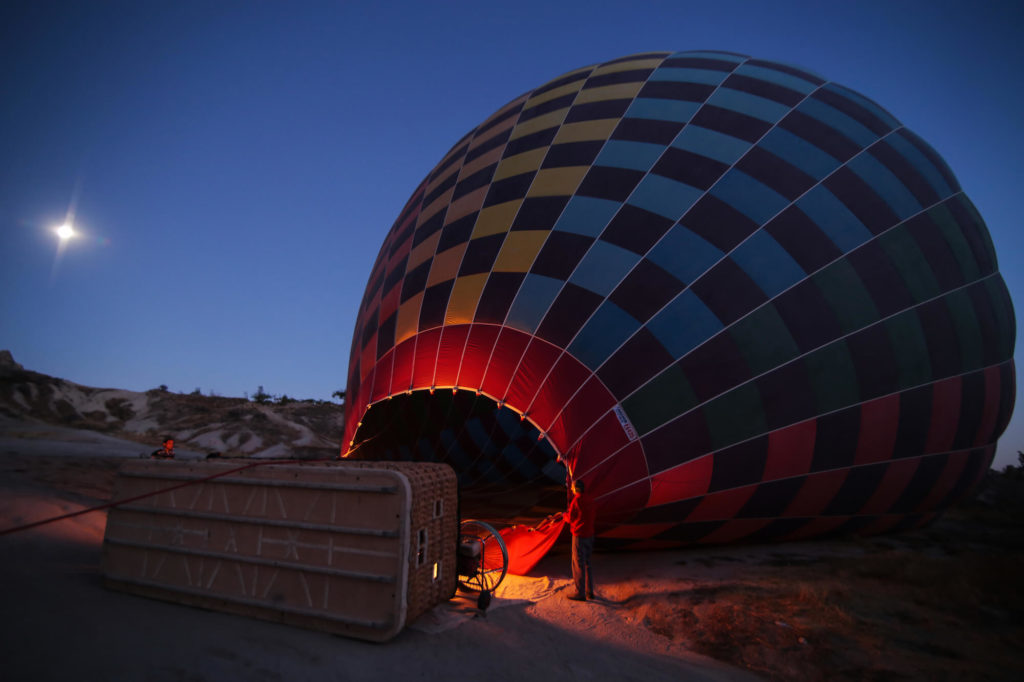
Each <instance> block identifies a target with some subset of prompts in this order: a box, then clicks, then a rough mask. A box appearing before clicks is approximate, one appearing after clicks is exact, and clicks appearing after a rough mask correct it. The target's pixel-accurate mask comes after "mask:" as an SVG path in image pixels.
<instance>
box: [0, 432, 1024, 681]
mask: <svg viewBox="0 0 1024 682" xmlns="http://www.w3.org/2000/svg"><path fill="white" fill-rule="evenodd" d="M72 435H74V434H68V433H59V434H58V433H45V434H44V433H34V434H32V435H31V437H30V436H29V435H27V434H24V433H10V432H8V433H6V434H0V530H3V529H5V528H10V527H13V526H16V525H19V524H21V523H25V522H30V521H34V520H37V519H42V518H48V517H51V516H56V515H59V514H61V513H66V512H68V511H74V510H77V509H81V508H85V507H86V506H91V505H94V504H96V503H98V502H104V501H107V500H108V499H109V495H110V490H111V486H112V483H113V478H114V475H115V472H116V468H117V466H118V464H119V462H120V461H121V460H120V459H119V458H118V457H111V456H109V455H107V456H98V455H99V454H100V453H111V452H116V453H117V454H118V455H119V456H120V457H121V458H123V457H126V456H135V455H136V454H137V452H136V451H137V450H138V449H139V446H138V445H136V444H128V445H125V446H124V447H123V448H122V449H118V448H117V447H116V444H113V443H110V442H107V441H106V440H103V441H102V442H98V441H97V442H96V443H94V446H95V447H94V448H93V449H90V448H88V447H85V446H84V445H82V441H83V439H84V440H86V441H88V440H89V437H88V435H81V434H79V435H78V436H77V438H78V440H77V441H74V442H71V441H69V440H68V439H69V438H70V437H71V436H72ZM69 455H71V456H69ZM1017 497H1018V498H1019V495H1018V496H1017ZM1014 514H1016V512H1014ZM105 520H106V516H105V513H103V512H94V513H91V514H87V515H83V516H79V517H76V518H74V519H70V520H67V521H62V522H59V523H55V524H51V525H47V526H41V527H38V528H35V529H32V530H28V531H24V532H20V533H14V534H10V535H4V536H0V556H2V557H3V561H0V585H2V588H0V590H2V592H0V594H2V595H3V596H2V598H0V599H2V603H0V612H2V613H3V614H4V618H2V619H0V623H2V624H0V670H2V671H3V672H2V675H0V676H2V678H3V679H5V680H67V679H78V680H161V681H162V680H190V681H192V680H195V681H199V680H209V681H210V682H213V681H221V680H289V681H291V680H306V679H308V680H350V679H351V680H378V679H379V680H393V679H481V680H524V679H526V680H534V681H538V680H549V679H550V680H554V679H558V680H567V679H568V680H571V679H616V680H634V679H635V680H645V681H646V680H680V679H687V680H702V679H706V680H743V679H799V680H804V679H806V680H835V679H842V680H863V679H880V680H881V679H939V680H941V679H950V680H952V679H972V680H973V679H993V680H1000V679H1006V680H1015V679H1019V673H1020V671H1021V670H1024V653H1022V652H1024V634H1022V630H1021V628H1020V626H1019V623H1020V622H1024V579H1022V576H1024V542H1022V540H1021V538H1022V532H1021V524H1020V517H1019V516H1014V515H1011V516H1009V517H1008V516H1007V515H1006V514H1004V513H1000V514H997V513H996V512H995V511H994V510H992V509H990V508H984V509H981V510H980V511H979V510H978V509H973V510H967V511H958V512H955V513H954V514H952V515H950V516H949V517H948V518H947V519H945V520H944V521H941V522H940V523H938V524H935V525H934V526H932V527H931V528H929V529H925V530H922V531H916V532H914V533H909V534H903V535H899V536H884V537H881V538H873V539H850V540H841V541H828V542H817V543H800V544H778V545H769V546H736V547H718V548H699V549H693V550H679V551H666V552H656V553H629V554H627V553H618V554H598V555H596V557H595V568H596V572H597V575H598V584H599V592H601V594H602V597H603V599H602V601H600V602H587V603H576V602H571V601H568V600H567V599H566V598H565V595H566V592H567V589H568V585H569V575H568V556H567V551H566V548H564V547H556V549H555V550H554V551H553V552H552V553H551V554H550V555H549V556H548V557H546V558H545V559H544V560H543V561H542V562H541V563H540V564H539V565H538V567H537V568H536V569H535V570H534V572H533V574H532V575H531V576H525V577H515V576H509V577H508V578H506V580H505V582H504V583H503V584H502V586H501V588H499V591H498V594H497V598H496V599H495V601H494V603H493V604H492V606H491V607H490V609H489V610H488V611H487V612H486V614H479V613H478V612H477V611H476V609H475V608H473V604H472V601H470V600H469V599H467V598H463V597H459V598H456V599H455V600H452V601H451V602H448V603H446V604H443V605H441V606H439V607H438V608H437V609H435V610H434V611H433V612H431V613H428V614H426V615H425V616H423V617H421V618H420V619H419V620H418V621H416V622H414V623H412V624H411V625H410V626H409V627H408V628H406V630H404V631H403V632H402V633H401V634H399V635H398V637H396V638H395V639H394V640H392V641H391V642H389V643H387V644H368V643H365V642H360V641H356V640H349V639H344V638H341V637H335V636H331V635H326V634H323V633H319V632H312V631H306V630H301V629H296V628H291V627H287V626H283V625H278V624H274V623H266V622H262V621H257V620H250V619H246V618H242V617H238V616H231V615H227V614H221V613H215V612H210V611H204V610H200V609H195V608H190V607H185V606H179V605H175V604H169V603H164V602H159V601H153V600H149V599H145V598H142V597H137V596H133V595H128V594H123V593H119V592H112V591H109V590H107V589H105V588H104V587H103V586H102V581H101V575H100V571H99V558H100V544H101V542H102V537H103V529H104V523H105Z"/></svg>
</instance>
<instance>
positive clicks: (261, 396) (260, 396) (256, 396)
mask: <svg viewBox="0 0 1024 682" xmlns="http://www.w3.org/2000/svg"><path fill="white" fill-rule="evenodd" d="M272 398H273V396H272V395H270V394H269V393H267V392H266V391H264V390H263V386H260V387H259V388H257V389H256V392H255V393H253V395H252V399H253V400H255V401H256V402H258V403H260V404H261V405H264V404H266V403H269V402H270V400H271V399H272Z"/></svg>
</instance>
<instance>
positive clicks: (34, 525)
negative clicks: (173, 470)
mask: <svg viewBox="0 0 1024 682" xmlns="http://www.w3.org/2000/svg"><path fill="white" fill-rule="evenodd" d="M332 459H333V458H332ZM327 461H330V460H327V459H303V460H295V459H269V460H266V461H262V462H250V463H249V464H246V465H245V466H240V467H237V468H235V469H228V470H227V471H221V472H220V473H216V474H212V475H210V476H205V477H203V478H197V479H195V480H192V481H183V482H181V483H178V484H176V485H172V486H169V487H167V488H161V489H160V490H154V491H153V492H151V493H146V494H144V495H136V496H135V497H129V498H127V499H124V500H114V501H113V502H107V503H106V504H101V505H98V506H95V507H88V508H86V509H79V510H78V511H76V512H69V513H67V514H61V515H60V516H54V517H52V518H49V519H43V520H42V521H33V522H32V523H26V524H25V525H23V526H15V527H14V528H5V529H4V530H0V535H8V534H10V533H18V532H21V531H23V530H28V529H30V528H37V527H38V526H45V525H46V524H48V523H54V522H56V521H63V520H65V519H72V518H74V517H76V516H82V515H83V514H90V513H92V512H95V511H101V510H103V509H109V508H111V507H116V506H118V505H119V504H128V503H129V502H137V501H138V500H144V499H145V498H147V497H153V496H154V495H160V494H162V493H167V492H170V491H172V490H178V489H179V488H185V487H187V486H190V485H195V484H196V483H205V482H206V481H212V480H213V479H215V478H220V477H221V476H227V475H228V474H234V473H238V472H239V471H245V470H246V469H251V468H253V467H258V466H266V465H267V464H311V463H313V462H327Z"/></svg>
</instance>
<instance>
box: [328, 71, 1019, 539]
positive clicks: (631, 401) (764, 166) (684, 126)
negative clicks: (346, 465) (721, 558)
mask: <svg viewBox="0 0 1024 682" xmlns="http://www.w3.org/2000/svg"><path fill="white" fill-rule="evenodd" d="M1014 330H1015V322H1014V314H1013V308H1012V305H1011V302H1010V298H1009V295H1008V293H1007V290H1006V287H1005V285H1004V283H1003V280H1002V278H1001V277H1000V275H999V272H998V269H997V263H996V256H995V253H994V250H993V246H992V243H991V240H990V238H989V235H988V231H987V228H986V227H985V224H984V222H983V221H982V219H981V217H980V216H979V215H978V212H977V211H976V210H975V207H974V206H973V205H972V204H971V202H970V200H969V199H968V198H967V197H966V196H965V195H964V194H963V192H962V191H961V188H960V186H959V184H958V182H957V180H956V178H955V176H954V175H953V173H952V172H951V171H950V169H949V168H948V167H947V165H946V164H945V162H944V161H943V160H942V159H941V158H940V157H939V155H938V154H937V153H936V152H935V151H934V150H933V149H932V148H931V147H930V146H929V145H928V144H927V143H925V142H924V141H923V140H922V139H921V138H919V137H918V136H917V135H915V134H914V133H912V132H911V131H909V130H907V129H906V128H904V127H903V126H902V125H901V124H900V123H899V121H897V120H896V119H895V118H894V117H893V116H892V115H891V114H889V113H888V112H887V111H885V110H884V109H882V108H881V107H880V106H878V105H877V104H876V103H874V102H873V101H871V100H870V99H868V98H866V97H864V96H863V95H860V94H858V93H855V92H853V91H851V90H849V89H847V88H844V87H842V86H840V85H837V84H835V83H831V82H829V81H827V80H825V79H823V78H821V77H819V76H817V75H815V74H813V73H810V72H808V71H805V70H803V69H799V68H795V67H792V66H788V65H784V64H779V63H775V62H770V61H763V60H758V59H752V58H749V57H745V56H742V55H735V54H729V53H722V52H681V53H674V54H672V53H649V54H640V55H632V56H629V57H624V58H622V59H617V60H613V61H610V62H606V63H604V64H599V65H596V66H589V67H586V68H583V69H579V70H576V71H573V72H570V73H568V74H565V75H563V76H561V77H559V78H557V79H555V80H553V81H551V82H549V83H547V84H545V85H543V86H541V87H539V88H537V89H536V90H533V91H531V92H529V93H527V94H525V95H522V96H521V97H519V98H517V99H515V100H513V101H512V102H510V103H509V104H507V105H506V106H504V107H503V108H501V109H500V110H498V111H497V112H496V113H495V114H494V115H492V116H491V117H490V118H488V119H487V120H486V121H484V122H483V123H482V124H481V125H480V126H479V127H477V128H475V129H474V130H472V131H470V132H469V133H468V134H467V135H466V136H465V137H464V138H462V139H461V140H459V141H458V142H457V143H456V144H455V146H454V147H453V148H452V149H451V151H449V152H448V154H446V155H445V157H444V158H443V159H442V160H441V162H440V163H439V164H438V165H437V166H436V167H435V168H434V169H433V170H432V171H431V172H430V173H429V174H428V175H427V177H426V178H425V179H424V180H423V182H422V183H421V184H420V186H419V187H418V188H417V189H416V191H415V192H414V193H413V195H412V197H411V198H410V200H409V202H408V203H407V204H406V206H405V207H404V208H403V210H402V211H401V213H400V215H399V216H398V219H397V220H396V221H395V224H394V225H393V226H392V228H391V231H390V232H389V233H388V235H387V237H386V238H385V240H384V245H383V246H382V248H381V251H380V254H379V255H378V257H377V261H376V263H375V264H374V267H373V271H372V274H371V276H370V279H369V284H368V285H367V289H366V294H365V296H364V298H363V302H362V306H361V308H360V312H359V318H358V321H357V325H356V331H355V335H354V337H353V343H352V353H351V359H350V367H349V379H348V395H349V399H350V414H351V415H353V416H355V417H358V416H360V415H361V418H360V419H355V418H354V419H351V420H350V421H349V423H348V425H347V427H346V434H345V442H346V444H348V447H349V448H351V453H350V456H353V457H387V458H400V459H427V460H440V461H447V462H449V463H451V464H452V465H453V466H454V467H455V468H456V470H457V471H458V472H459V475H460V480H461V481H462V482H463V484H464V486H466V487H474V486H476V487H479V486H484V487H486V486H492V487H494V488H495V489H500V488H501V486H508V487H517V486H523V485H529V484H530V483H531V482H534V483H538V482H539V483H549V484H550V483H560V482H561V480H562V478H563V477H564V470H563V469H561V465H560V464H558V463H557V462H556V461H555V460H556V458H557V457H558V455H562V456H563V458H564V459H565V461H566V462H567V464H568V467H569V469H570V470H571V472H572V474H573V475H574V476H577V477H582V478H583V479H585V480H586V481H587V482H588V484H590V489H591V490H593V491H594V493H595V495H596V496H597V498H598V501H599V514H598V518H599V526H600V534H601V536H602V538H604V541H605V542H606V543H609V544H639V545H643V546H658V545H669V544H678V543H689V542H726V541H733V540H738V539H743V538H747V539H758V540H764V539H784V538H800V537H810V536H814V535H820V534H824V533H830V532H847V531H859V532H876V531H881V530H886V529H891V528H900V527H904V526H908V525H914V524H917V523H921V522H923V521H926V520H928V519H930V518H932V517H933V516H934V514H935V513H936V512H937V511H940V510H941V509H943V508H944V507H946V506H948V505H949V504H951V503H952V502H953V501H955V500H957V499H959V498H960V497H961V496H963V495H964V494H965V493H966V492H968V491H969V490H970V489H971V487H972V486H973V485H974V484H975V483H976V482H977V481H978V479H979V477H980V476H981V475H982V474H983V472H984V471H985V470H986V469H987V468H988V466H989V464H990V463H991V460H992V457H993V455H994V452H995V444H996V441H997V439H998V437H999V436H1000V435H1001V433H1002V432H1003V430H1004V428H1005V426H1006V424H1007V422H1008V420H1009V418H1010V414H1011V411H1012V408H1013V396H1014V394H1015V391H1014V382H1015V372H1014V366H1013V360H1012V356H1013V348H1014V341H1015V340H1014Z"/></svg>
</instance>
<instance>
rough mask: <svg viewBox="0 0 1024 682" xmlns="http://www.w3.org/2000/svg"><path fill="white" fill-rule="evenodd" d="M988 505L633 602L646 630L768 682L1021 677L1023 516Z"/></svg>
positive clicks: (734, 568) (747, 567)
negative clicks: (839, 552)
mask: <svg viewBox="0 0 1024 682" xmlns="http://www.w3.org/2000/svg"><path fill="white" fill-rule="evenodd" d="M991 511H992V510H991V509H980V508H974V509H972V508H964V509H960V510H954V512H953V513H951V514H950V515H949V516H948V517H947V518H945V519H944V520H941V521H939V522H938V523H936V524H935V525H934V526H932V527H931V528H928V529H925V530H922V531H917V532H915V533H910V534H904V535H899V536H889V537H881V538H872V539H862V540H859V541H858V540H851V541H850V543H851V547H852V548H854V549H857V550H859V551H858V552H854V553H853V554H852V555H851V556H842V557H837V556H829V555H822V556H818V557H814V553H813V551H810V552H808V555H801V556H800V557H789V558H790V559H793V560H792V561H787V560H786V559H787V557H784V556H780V555H774V556H776V557H777V560H769V561H766V562H762V563H759V564H752V565H740V566H738V567H737V566H736V565H735V564H733V565H730V571H729V572H728V573H729V578H728V579H723V580H721V581H714V582H712V581H707V580H704V581H701V582H698V583H694V584H693V585H692V587H690V588H689V589H685V590H679V591H674V592H670V593H668V594H659V595H650V594H645V595H642V596H640V595H637V596H636V597H634V598H633V599H632V600H630V601H631V602H633V603H631V604H630V605H629V606H630V608H631V609H635V613H636V614H637V616H638V617H639V619H640V621H641V622H642V623H643V624H644V625H645V626H646V627H647V628H649V629H650V630H651V631H653V632H655V633H658V634H660V635H663V636H665V637H668V638H671V639H677V640H682V641H684V642H686V643H687V645H688V646H690V647H691V648H693V649H694V650H696V651H699V652H700V653H703V654H705V655H707V656H711V657H713V658H716V659H718V660H721V661H724V662H727V663H730V664H733V665H737V666H740V667H744V668H746V669H748V670H751V671H753V672H756V673H758V674H760V675H763V676H764V677H766V678H768V679H773V680H1017V679H1019V678H1020V674H1021V673H1020V671H1021V670H1024V629H1022V628H1021V626H1020V623H1022V622H1024V523H1022V521H1024V518H1022V517H1021V516H1020V515H1019V512H1018V511H1015V510H1003V511H1002V512H1001V513H999V514H995V515H993V514H992V513H991ZM810 547H813V545H810ZM769 556H772V555H769ZM809 557H810V558H809Z"/></svg>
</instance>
